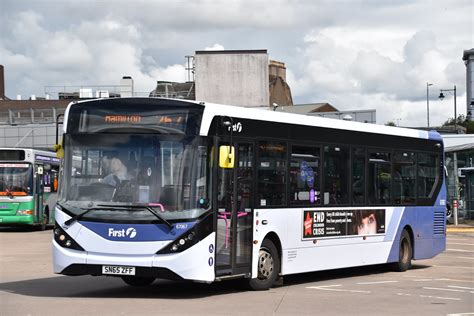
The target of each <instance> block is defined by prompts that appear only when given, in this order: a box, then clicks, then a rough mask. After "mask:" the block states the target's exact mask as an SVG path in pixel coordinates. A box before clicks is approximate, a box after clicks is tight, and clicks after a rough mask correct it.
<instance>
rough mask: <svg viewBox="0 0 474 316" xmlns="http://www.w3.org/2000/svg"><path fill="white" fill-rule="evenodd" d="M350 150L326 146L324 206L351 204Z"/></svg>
mask: <svg viewBox="0 0 474 316" xmlns="http://www.w3.org/2000/svg"><path fill="white" fill-rule="evenodd" d="M349 163H350V159H349V149H348V148H347V147H342V146H324V167H323V170H324V182H323V183H324V189H323V192H324V195H323V201H324V204H348V203H349V173H350V172H349Z"/></svg>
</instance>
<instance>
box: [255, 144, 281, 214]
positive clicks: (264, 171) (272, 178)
mask: <svg viewBox="0 0 474 316" xmlns="http://www.w3.org/2000/svg"><path fill="white" fill-rule="evenodd" d="M258 148H259V161H258V163H257V170H258V186H257V189H258V204H259V205H260V206H278V205H284V204H285V203H286V172H287V167H286V143H281V142H265V141H262V142H259V146H258Z"/></svg>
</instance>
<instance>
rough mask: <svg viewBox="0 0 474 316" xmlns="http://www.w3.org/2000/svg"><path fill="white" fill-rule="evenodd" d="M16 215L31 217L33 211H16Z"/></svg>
mask: <svg viewBox="0 0 474 316" xmlns="http://www.w3.org/2000/svg"><path fill="white" fill-rule="evenodd" d="M16 215H19V216H24V215H33V211H32V210H18V211H16Z"/></svg>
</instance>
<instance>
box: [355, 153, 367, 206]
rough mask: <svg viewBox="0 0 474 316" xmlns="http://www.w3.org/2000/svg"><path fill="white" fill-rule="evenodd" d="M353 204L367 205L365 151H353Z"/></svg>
mask: <svg viewBox="0 0 474 316" xmlns="http://www.w3.org/2000/svg"><path fill="white" fill-rule="evenodd" d="M352 203H354V204H356V205H362V204H365V149H362V148H354V149H353V150H352Z"/></svg>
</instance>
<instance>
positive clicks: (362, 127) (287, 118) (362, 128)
mask: <svg viewBox="0 0 474 316" xmlns="http://www.w3.org/2000/svg"><path fill="white" fill-rule="evenodd" d="M124 99H135V100H136V99H147V100H150V99H156V100H161V101H164V100H170V101H173V102H183V103H190V104H193V105H201V106H203V107H204V108H205V110H204V115H203V118H202V123H201V129H200V135H202V136H207V135H208V133H209V129H210V126H211V123H212V120H213V118H214V117H215V116H229V117H234V118H242V119H253V120H260V121H267V122H277V123H286V124H295V125H304V126H315V127H322V128H329V129H338V130H349V131H357V132H365V133H373V134H383V135H393V136H401V137H410V138H420V139H434V140H439V141H442V139H441V136H440V135H439V134H438V133H437V132H436V131H429V132H428V131H422V130H416V129H409V128H401V127H392V126H385V125H377V124H369V123H360V122H353V121H344V120H336V119H331V118H324V117H317V116H309V115H301V114H293V113H286V112H275V111H270V110H263V109H254V108H250V107H248V108H247V107H246V108H245V110H244V111H243V110H242V107H239V106H231V105H223V104H216V103H211V102H199V101H193V100H183V99H167V98H149V97H132V98H121V100H124ZM103 100H108V101H110V100H111V99H92V100H84V101H73V102H71V103H70V104H69V105H68V107H67V109H66V111H65V114H64V122H65V123H64V124H63V131H64V132H66V129H67V119H68V114H69V110H70V108H71V106H74V104H80V103H85V102H91V103H96V102H100V101H103Z"/></svg>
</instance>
